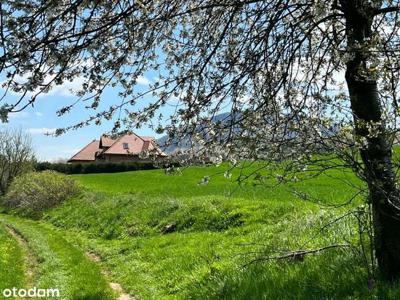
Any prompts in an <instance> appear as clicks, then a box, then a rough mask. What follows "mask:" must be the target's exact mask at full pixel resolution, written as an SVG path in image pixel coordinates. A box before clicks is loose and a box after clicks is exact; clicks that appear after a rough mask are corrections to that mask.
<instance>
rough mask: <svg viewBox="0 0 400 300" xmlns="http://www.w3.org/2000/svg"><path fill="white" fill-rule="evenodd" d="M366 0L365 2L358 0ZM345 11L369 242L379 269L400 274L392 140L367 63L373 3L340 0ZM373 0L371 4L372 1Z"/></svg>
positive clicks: (386, 274)
mask: <svg viewBox="0 0 400 300" xmlns="http://www.w3.org/2000/svg"><path fill="white" fill-rule="evenodd" d="M363 2H365V3H363ZM341 5H342V8H343V11H344V13H345V16H346V33H347V41H348V51H349V54H350V57H351V59H350V60H349V61H348V62H347V70H346V81H347V85H348V89H349V94H350V101H351V109H352V112H353V116H354V123H355V134H356V139H358V140H359V141H360V142H361V143H362V144H364V145H365V146H363V147H361V149H360V154H361V158H362V160H363V163H364V166H365V172H364V176H365V179H366V181H367V184H368V188H369V192H370V201H371V204H372V210H373V220H374V224H373V225H374V248H375V254H376V258H377V260H378V266H379V270H380V273H381V275H382V276H383V277H384V278H386V279H389V280H395V279H399V278H400V209H399V207H400V201H399V195H400V194H399V190H398V189H397V187H396V179H395V174H394V172H393V166H392V145H391V142H390V141H389V139H388V132H387V130H386V126H385V124H384V121H383V120H382V107H381V103H380V99H379V94H378V85H377V81H376V79H375V78H374V74H373V73H372V72H371V71H370V70H369V69H368V58H369V57H370V55H371V53H369V52H368V45H367V43H368V39H369V38H370V37H371V36H372V32H371V25H372V21H373V18H374V7H373V6H372V4H368V1H357V0H352V1H341ZM375 5H376V4H375Z"/></svg>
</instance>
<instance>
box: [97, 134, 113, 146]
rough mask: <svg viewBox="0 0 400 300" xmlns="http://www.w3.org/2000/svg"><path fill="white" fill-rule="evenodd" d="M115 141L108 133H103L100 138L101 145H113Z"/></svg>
mask: <svg viewBox="0 0 400 300" xmlns="http://www.w3.org/2000/svg"><path fill="white" fill-rule="evenodd" d="M114 143H115V140H114V139H112V138H110V137H108V136H106V135H102V136H101V138H100V145H101V146H102V147H111V145H112V144H114Z"/></svg>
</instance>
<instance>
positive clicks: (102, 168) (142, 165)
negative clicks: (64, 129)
mask: <svg viewBox="0 0 400 300" xmlns="http://www.w3.org/2000/svg"><path fill="white" fill-rule="evenodd" d="M156 168H157V167H156V166H155V165H154V163H153V162H142V161H138V162H122V163H107V162H102V163H82V164H81V163H73V164H66V163H50V162H39V163H37V164H36V166H35V170H36V171H44V170H53V171H57V172H60V173H65V174H88V173H115V172H126V171H137V170H152V169H156Z"/></svg>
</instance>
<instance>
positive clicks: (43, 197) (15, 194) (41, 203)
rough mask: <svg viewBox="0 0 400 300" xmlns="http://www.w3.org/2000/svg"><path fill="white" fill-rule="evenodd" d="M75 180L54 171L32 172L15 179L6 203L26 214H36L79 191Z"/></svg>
mask: <svg viewBox="0 0 400 300" xmlns="http://www.w3.org/2000/svg"><path fill="white" fill-rule="evenodd" d="M77 191H78V187H77V185H76V183H75V181H74V180H73V179H71V178H69V177H68V176H66V175H63V174H60V173H57V172H54V171H43V172H30V173H26V174H24V175H21V176H19V177H17V178H15V179H14V181H13V182H12V183H11V186H10V188H9V190H8V192H7V194H6V196H5V200H4V204H5V205H6V206H7V207H9V208H11V209H17V210H18V211H20V212H23V213H24V214H32V213H33V214H35V213H37V212H42V211H44V210H46V209H48V208H51V207H53V206H55V205H57V204H59V203H61V202H63V201H64V200H66V199H67V198H68V197H70V196H72V195H74V194H75V193H77Z"/></svg>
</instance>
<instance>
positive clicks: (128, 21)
mask: <svg viewBox="0 0 400 300" xmlns="http://www.w3.org/2000/svg"><path fill="white" fill-rule="evenodd" d="M399 11H400V4H399V1H395V0H389V1H383V0H382V1H378V0H348V1H345V0H316V1H306V0H304V1H291V0H267V1H256V0H248V1H246V0H234V1H233V0H223V1H215V0H208V1H195V0H193V1H178V0H168V1H166V0H158V1H144V0H143V1H122V0H121V1H84V0H76V1H33V0H31V1H18V0H14V1H7V0H6V1H2V3H1V4H0V12H1V15H0V21H1V23H0V73H1V75H2V79H3V81H2V86H3V90H4V94H3V96H2V97H1V102H2V103H1V104H0V105H1V106H0V107H1V108H0V116H1V118H2V120H3V121H6V120H7V116H8V114H10V113H13V112H18V111H21V110H23V109H25V108H26V107H27V106H29V105H33V104H34V103H35V101H36V98H37V95H38V94H40V93H46V92H48V91H49V90H51V88H52V87H54V86H55V85H60V84H63V83H64V82H66V81H71V80H73V79H74V78H77V77H82V78H84V80H83V84H82V88H81V90H80V91H79V92H77V94H76V101H75V102H74V103H71V105H69V106H66V107H62V108H60V110H59V112H58V113H59V114H60V115H63V114H68V113H73V110H74V107H75V106H76V105H77V103H80V102H83V103H86V106H87V108H88V109H90V110H92V111H93V114H92V117H91V118H89V119H88V120H82V122H80V123H79V124H72V125H71V127H68V128H62V129H59V130H58V131H57V133H58V134H62V133H63V132H65V131H66V130H68V129H76V128H80V127H82V126H85V125H88V124H91V123H95V124H99V123H101V122H102V120H103V119H113V120H115V128H114V129H115V130H116V131H118V130H120V129H123V128H132V127H133V128H134V127H138V126H142V125H143V124H144V123H151V124H152V126H153V127H154V128H155V129H156V130H157V132H159V133H163V132H164V133H167V134H168V136H169V137H170V139H171V140H174V139H177V138H179V139H186V140H187V141H189V143H191V145H193V146H195V147H194V148H195V150H196V152H202V155H204V156H207V157H210V156H211V157H213V159H214V161H220V160H222V159H228V160H231V161H232V162H235V161H236V160H237V159H241V158H252V159H264V160H267V161H269V162H273V161H282V160H287V159H292V161H293V162H294V165H295V167H293V170H294V171H299V170H304V168H306V167H307V164H309V162H310V161H313V163H314V165H315V164H316V163H319V164H320V166H321V167H322V169H323V168H331V167H340V166H343V165H346V166H349V167H351V168H352V169H353V170H354V171H356V173H357V174H358V175H359V176H360V178H362V179H363V180H364V181H365V182H366V183H367V185H368V190H369V193H370V195H371V199H372V200H371V201H370V202H369V203H370V204H371V205H372V206H373V207H374V209H375V211H376V212H377V214H375V220H376V222H378V223H379V224H380V225H379V226H376V230H377V231H376V232H375V235H376V249H377V253H378V254H377V256H378V261H379V262H380V265H381V266H383V270H385V272H386V274H387V275H388V277H391V278H393V277H397V276H398V275H399V274H400V259H398V258H396V256H397V254H396V251H397V250H396V249H400V233H399V234H397V235H393V234H392V233H393V231H396V232H397V231H398V232H400V230H394V228H398V229H400V224H398V223H400V222H399V221H398V219H399V211H400V209H399V207H400V204H399V203H400V200H399V197H398V195H399V194H398V190H397V185H396V182H395V180H396V170H395V169H394V167H396V166H394V164H393V159H392V155H391V150H392V144H393V141H394V140H395V139H396V137H397V134H398V114H399V108H398V100H399V96H398V92H399V78H400V77H399V75H400V74H399V72H400V59H399V43H400V35H399V25H400V23H399V20H400V18H399ZM150 71H152V72H155V73H156V74H157V80H156V81H155V82H154V83H152V84H150V85H149V88H148V90H146V91H141V90H140V91H138V89H137V83H138V80H140V78H141V76H143V75H145V74H146V73H147V72H150ZM107 87H115V88H117V89H120V93H119V99H116V101H115V103H112V104H110V106H109V107H108V108H107V109H106V110H101V109H99V107H100V106H99V104H100V103H101V101H102V98H101V96H102V94H103V93H104V90H105V89H106V88H107ZM10 91H12V92H16V93H18V94H19V95H20V98H19V99H18V100H17V101H13V102H10V101H9V100H8V97H7V95H8V93H9V92H10ZM148 96H151V99H152V101H148V99H149V98H148ZM140 103H143V104H144V105H138V104H140ZM170 105H172V106H174V107H175V111H174V113H173V114H171V115H163V110H162V109H163V107H165V106H170ZM138 107H140V108H138ZM222 112H224V113H226V112H228V114H226V117H225V118H222V119H221V118H219V119H218V118H217V116H218V115H219V114H220V113H222ZM320 151H322V152H324V153H327V152H328V153H330V154H331V155H332V156H329V161H328V162H327V163H326V158H325V159H324V162H321V160H320V159H319V158H318V157H316V156H315V155H314V154H315V153H316V152H320ZM332 157H339V158H340V159H341V160H340V163H339V162H338V161H336V160H333V159H332ZM360 157H361V158H360ZM378 215H379V216H380V217H377V216H378ZM385 216H389V219H390V220H389V221H388V220H385ZM382 228H385V230H383V229H382ZM396 243H397V245H398V246H396V247H394V246H393V245H394V244H396ZM397 247H398V248H397ZM389 249H392V250H389ZM398 252H399V251H397V253H398ZM389 262H390V263H389Z"/></svg>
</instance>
